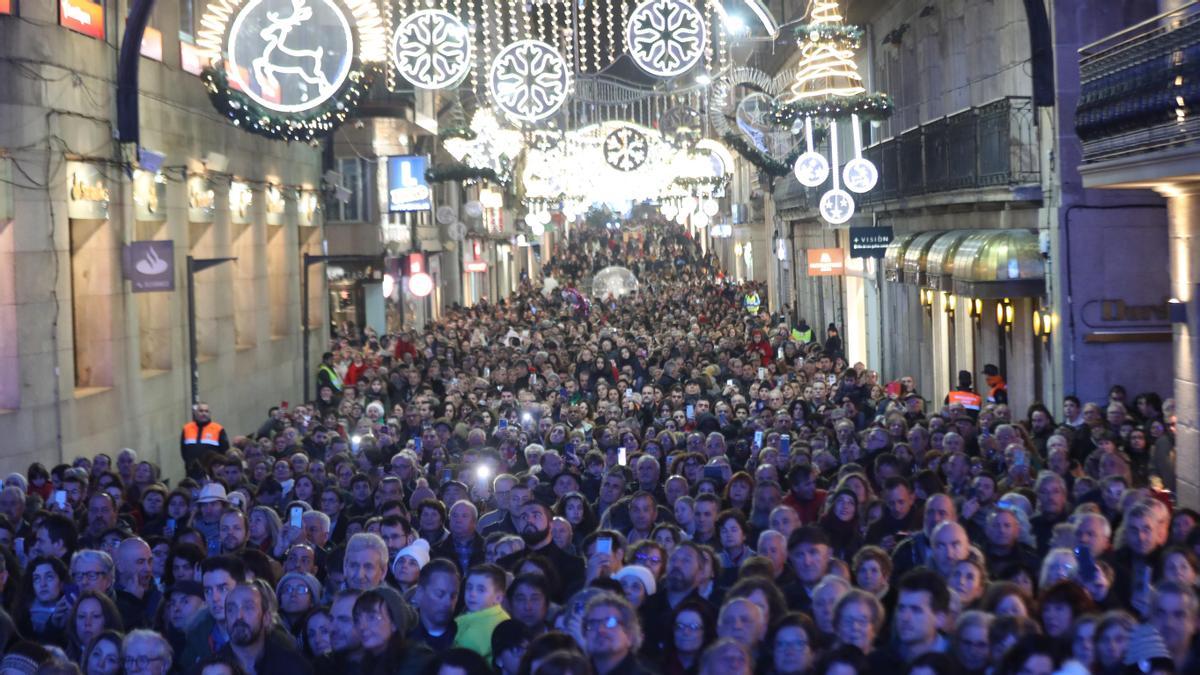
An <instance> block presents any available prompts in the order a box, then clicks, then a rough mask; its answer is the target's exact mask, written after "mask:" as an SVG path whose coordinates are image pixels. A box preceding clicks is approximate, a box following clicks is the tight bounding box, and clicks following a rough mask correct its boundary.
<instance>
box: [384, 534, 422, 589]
mask: <svg viewBox="0 0 1200 675" xmlns="http://www.w3.org/2000/svg"><path fill="white" fill-rule="evenodd" d="M429 557H430V556H429V542H427V541H425V540H424V539H418V540H416V541H414V542H413V543H411V544H409V545H408V546H405V547H404V548H402V549H400V550H399V551H398V552H397V553H396V557H395V559H394V560H393V561H392V576H393V577H395V579H396V582H397V583H398V584H400V592H401V593H403V594H404V598H405V599H406V600H410V601H411V600H412V596H413V593H414V592H415V591H416V589H417V580H418V579H419V578H420V576H421V570H422V569H424V568H425V566H426V565H428V564H429Z"/></svg>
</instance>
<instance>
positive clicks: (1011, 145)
mask: <svg viewBox="0 0 1200 675" xmlns="http://www.w3.org/2000/svg"><path fill="white" fill-rule="evenodd" d="M864 154H865V155H866V157H867V159H870V160H871V161H872V162H874V163H875V165H876V166H878V167H879V174H880V183H879V186H878V187H876V188H875V189H874V190H872V191H871V192H868V193H867V194H865V195H863V196H862V202H863V203H864V204H870V203H878V202H883V201H891V200H895V199H906V198H911V197H919V196H922V195H932V194H937V193H944V192H951V191H954V190H963V189H971V188H974V189H979V188H991V187H1004V186H1015V185H1028V184H1031V183H1037V182H1039V180H1040V176H1041V172H1040V169H1039V162H1038V142H1037V129H1036V127H1035V125H1034V109H1033V102H1032V101H1031V100H1030V99H1029V98H1028V97H1023V96H1009V97H1005V98H1002V99H999V100H996V101H992V102H991V103H987V104H985V105H981V106H978V107H974V108H968V109H967V110H964V111H962V112H959V113H955V114H953V115H950V116H948V117H942V118H939V119H936V120H933V121H931V122H927V123H925V124H922V125H920V126H918V127H913V128H912V129H909V130H908V131H905V132H904V133H902V134H900V135H899V136H896V137H894V138H889V139H887V140H886V141H882V142H880V143H876V144H875V145H872V146H870V147H868V148H866V149H865V150H864Z"/></svg>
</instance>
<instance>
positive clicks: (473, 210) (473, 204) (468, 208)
mask: <svg viewBox="0 0 1200 675" xmlns="http://www.w3.org/2000/svg"><path fill="white" fill-rule="evenodd" d="M463 211H464V212H465V213H466V214H467V215H468V216H469V217H471V218H481V217H483V204H480V203H479V202H477V201H470V202H467V203H466V204H463Z"/></svg>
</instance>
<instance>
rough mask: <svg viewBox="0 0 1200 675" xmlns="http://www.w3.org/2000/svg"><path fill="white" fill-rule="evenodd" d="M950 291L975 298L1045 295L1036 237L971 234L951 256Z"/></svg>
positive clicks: (995, 232) (999, 232) (1024, 232)
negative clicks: (952, 265) (952, 261)
mask: <svg viewBox="0 0 1200 675" xmlns="http://www.w3.org/2000/svg"><path fill="white" fill-rule="evenodd" d="M953 272H954V280H953V286H954V288H953V290H954V292H955V293H956V294H958V295H960V296H969V297H974V298H1013V297H1035V296H1039V295H1042V294H1043V293H1045V291H1046V283H1045V278H1046V268H1045V263H1044V261H1043V259H1042V253H1041V250H1040V249H1039V247H1038V237H1037V234H1035V233H1034V232H1031V231H1029V230H985V231H981V232H975V233H972V234H971V235H970V236H968V237H967V238H966V239H964V240H963V241H962V242H961V243H960V244H959V246H958V250H957V251H956V252H955V254H954V270H953Z"/></svg>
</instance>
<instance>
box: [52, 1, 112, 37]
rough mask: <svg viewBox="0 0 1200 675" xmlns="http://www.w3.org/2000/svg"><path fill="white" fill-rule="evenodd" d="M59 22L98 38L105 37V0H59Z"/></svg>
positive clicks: (78, 31)
mask: <svg viewBox="0 0 1200 675" xmlns="http://www.w3.org/2000/svg"><path fill="white" fill-rule="evenodd" d="M58 23H59V24H60V25H62V26H64V27H66V28H70V29H71V30H73V31H75V32H77V33H83V34H84V35H87V36H88V37H94V38H96V39H97V40H103V39H104V0H58Z"/></svg>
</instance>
